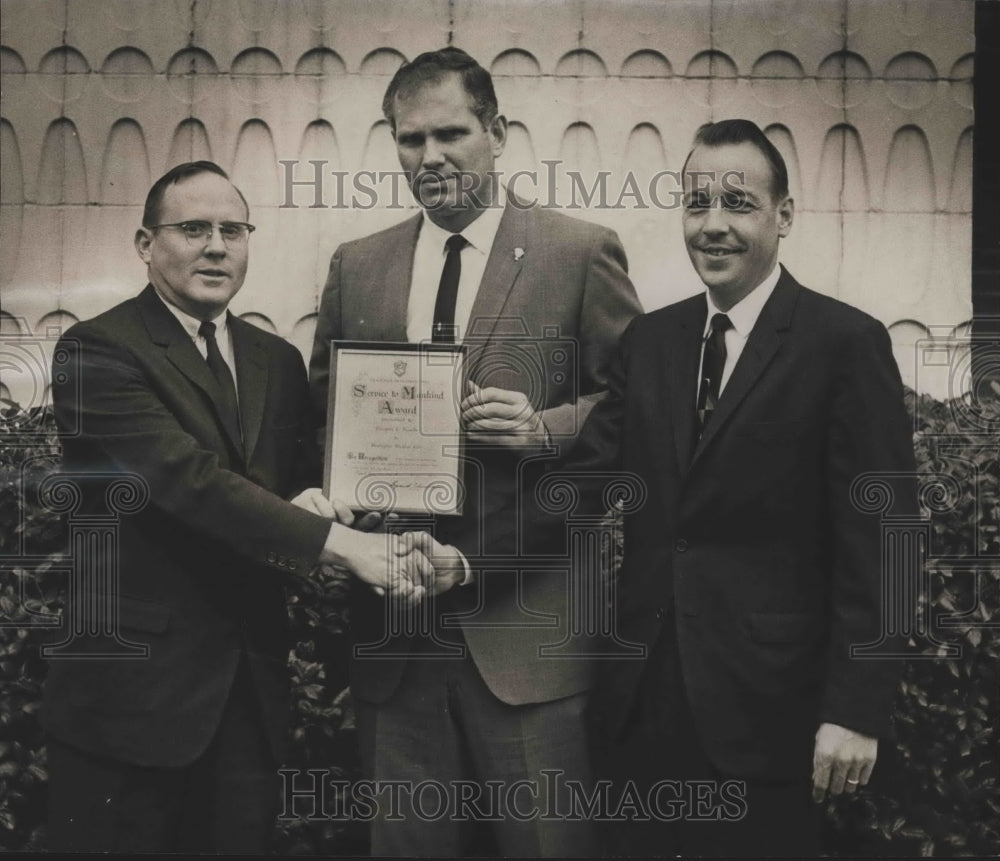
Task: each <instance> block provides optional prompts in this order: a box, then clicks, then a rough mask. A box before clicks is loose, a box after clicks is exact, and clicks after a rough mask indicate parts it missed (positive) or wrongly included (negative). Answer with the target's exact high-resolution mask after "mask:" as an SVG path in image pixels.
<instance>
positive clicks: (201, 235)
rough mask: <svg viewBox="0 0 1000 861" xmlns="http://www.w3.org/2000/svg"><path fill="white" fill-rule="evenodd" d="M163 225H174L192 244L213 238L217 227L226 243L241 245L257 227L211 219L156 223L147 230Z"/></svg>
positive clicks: (156, 228)
mask: <svg viewBox="0 0 1000 861" xmlns="http://www.w3.org/2000/svg"><path fill="white" fill-rule="evenodd" d="M161 227H172V228H173V229H174V230H179V231H180V232H181V233H182V234H184V238H185V239H186V240H187V241H188V243H189V244H191V245H200V244H206V243H207V242H208V241H209V240H210V239H211V238H212V233H213V232H214V231H215V229H216V228H218V230H219V236H221V237H222V241H223V242H224V243H225V244H226V245H239V244H241V243H243V242H246V241H247V237H248V236H249V235H250V234H251V233H253V232H254V230H256V229H257V228H256V227H254V226H253V225H252V224H246V223H245V222H243V221H223V222H222V223H221V224H218V225H216V224H212V222H210V221H179V222H177V223H176V224H154V225H153V226H152V227H148V228H147V230H159V229H160V228H161Z"/></svg>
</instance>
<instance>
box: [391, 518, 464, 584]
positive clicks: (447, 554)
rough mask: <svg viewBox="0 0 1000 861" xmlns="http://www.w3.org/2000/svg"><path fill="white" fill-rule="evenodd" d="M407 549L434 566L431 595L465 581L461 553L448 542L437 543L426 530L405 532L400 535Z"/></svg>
mask: <svg viewBox="0 0 1000 861" xmlns="http://www.w3.org/2000/svg"><path fill="white" fill-rule="evenodd" d="M400 537H401V538H402V539H403V541H404V544H405V546H406V548H407V549H408V550H417V551H419V552H420V553H422V554H423V555H424V557H425V558H427V559H430V561H431V564H432V565H433V566H434V580H433V582H432V583H431V584H430V587H429V591H430V594H431V595H440V594H441V593H442V592H447V591H448V590H449V589H451V588H453V587H455V586H458V585H460V584H461V583H463V582H464V581H465V562H464V561H463V559H462V554H461V553H459V552H458V550H457V549H456V548H454V547H452V546H451V545H450V544H439V543H438V542H437V541H435V540H434V538H433V537H432V536H430V535H429V534H428V533H426V532H405V533H403V535H401V536H400Z"/></svg>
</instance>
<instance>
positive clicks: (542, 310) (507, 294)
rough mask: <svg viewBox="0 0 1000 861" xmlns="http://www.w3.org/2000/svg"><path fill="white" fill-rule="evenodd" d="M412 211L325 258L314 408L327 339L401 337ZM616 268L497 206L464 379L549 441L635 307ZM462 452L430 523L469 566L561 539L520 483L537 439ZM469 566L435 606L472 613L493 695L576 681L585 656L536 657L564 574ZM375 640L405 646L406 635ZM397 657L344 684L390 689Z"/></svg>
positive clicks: (561, 610)
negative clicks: (447, 510) (508, 404)
mask: <svg viewBox="0 0 1000 861" xmlns="http://www.w3.org/2000/svg"><path fill="white" fill-rule="evenodd" d="M421 218H422V216H420V215H418V216H416V217H414V218H411V219H409V220H407V221H404V222H402V223H401V224H398V225H396V226H394V227H391V228H389V229H388V230H384V231H382V232H380V233H376V234H374V235H372V236H368V237H365V238H363V239H359V240H357V241H354V242H348V243H346V244H344V245H342V246H341V247H340V248H338V249H337V251H336V253H335V254H334V255H333V259H332V261H331V263H330V274H329V278H328V279H327V283H326V287H325V289H324V291H323V298H322V302H321V305H320V311H319V321H318V324H317V327H316V341H315V345H314V349H313V355H312V360H311V362H310V379H311V383H312V387H313V392H314V394H315V397H316V399H317V405H318V406H319V407H320V408H325V404H326V389H327V378H328V372H329V357H330V347H329V342H330V340H331V339H344V340H361V341H406V308H407V301H408V295H409V289H410V275H411V271H412V266H413V252H414V248H415V245H416V241H417V235H418V231H419V227H420V223H421ZM516 249H520V251H516ZM626 267H627V264H626V260H625V252H624V251H623V249H622V247H621V244H620V243H619V241H618V238H617V236H616V235H615V234H614V233H613V232H611V231H610V230H607V229H605V228H602V227H598V226H597V225H594V224H589V223H587V222H583V221H579V220H577V219H573V218H567V217H566V216H564V215H560V214H557V213H553V212H550V211H546V210H540V209H537V208H531V209H527V208H526V207H524V205H523V204H522V205H521V206H520V207H518V206H514V205H508V206H507V208H506V210H505V212H504V214H503V218H502V220H501V222H500V227H499V229H498V231H497V235H496V239H495V241H494V243H493V249H492V251H491V254H490V256H489V259H488V261H487V265H486V271H485V273H484V275H483V280H482V282H481V284H480V287H479V292H478V294H477V296H476V300H475V303H474V305H473V309H472V314H471V318H470V319H471V322H470V326H469V335H468V336H467V337H466V338H465V339H464V343H465V344H466V345H468V346H469V348H470V356H469V362H470V376H471V378H472V379H473V380H475V381H476V382H477V383H478V384H479V385H482V386H499V387H501V388H506V389H516V390H519V391H522V392H524V393H526V394H528V395H529V397H531V399H532V402H533V404H534V406H535V408H536V409H537V410H540V411H541V413H542V417H543V419H544V421H545V424H546V426H547V427H548V429H549V431H550V433H551V435H552V437H553V441H554V442H555V443H557V444H559V445H560V446H562V447H563V448H566V447H568V446H569V445H571V444H572V441H573V440H574V439H575V436H576V433H577V432H578V428H579V425H580V423H581V422H582V420H583V419H584V418H585V417H586V415H587V413H588V412H589V411H590V409H591V408H592V406H593V404H594V402H595V401H596V400H597V399H599V398H600V397H602V396H603V394H604V393H605V389H606V374H607V364H608V362H609V360H610V357H611V354H612V352H613V350H614V345H615V344H616V342H617V340H618V337H619V336H620V334H621V332H622V331H623V330H624V328H625V326H626V324H627V323H628V321H629V320H630V319H631V318H632V317H633V316H634V315H635V314H637V313H638V312H639V310H640V309H639V304H638V300H637V299H636V295H635V291H634V289H633V287H632V285H631V282H630V281H629V280H628V275H627V272H626ZM466 457H467V463H466V468H465V479H466V510H465V513H464V514H463V515H462V516H461V517H459V518H441V520H440V522H439V523H437V524H436V525H435V529H434V531H435V533H436V537H437V538H438V540H440V541H441V542H443V543H445V544H453V545H455V546H456V547H458V548H459V549H460V550H461V551H462V552H463V553H464V554H465V555H466V557H467V558H469V559H470V561H471V563H472V565H473V568H475V567H476V557H480V556H482V555H487V554H488V555H493V556H502V557H505V558H506V559H509V560H514V559H516V558H517V556H518V554H519V553H520V552H521V551H522V550H532V551H544V552H548V553H558V552H560V551H561V550H562V549H564V548H563V545H562V543H561V541H562V538H563V534H560V531H561V532H562V533H564V532H565V526H564V524H560V523H555V524H550V527H551V528H548V529H542V528H538V524H539V522H540V521H541V519H542V518H541V517H540V516H538V515H539V512H538V510H537V508H536V507H535V506H534V503H533V500H532V492H531V491H532V487H533V477H532V475H533V472H534V471H535V467H536V465H537V472H539V473H540V472H541V471H542V469H543V467H542V465H541V461H540V460H539V458H541V459H542V460H543V461H544V458H545V456H544V455H543V453H542V451H541V450H540V449H534V450H520V451H514V452H510V451H506V450H502V449H500V448H486V449H484V448H481V447H480V448H476V447H475V445H474V444H472V445H469V446H467V447H466ZM532 458H535V460H534V461H532V460H531V459H532ZM545 462H547V461H545ZM519 542H520V543H519ZM478 576H479V582H478V583H477V584H476V585H475V586H471V585H470V586H467V587H464V588H461V589H452V590H451V591H450V592H449V593H447V594H446V595H445V596H442V598H441V599H439V600H438V605H439V606H440V607H442V608H444V609H447V610H451V611H454V612H467V613H474V617H473V618H470V619H467V620H466V623H465V624H463V632H464V635H465V639H466V642H467V643H468V646H469V650H470V652H471V655H472V657H473V659H474V660H475V662H476V666H477V667H478V668H479V670H480V672H481V673H482V676H483V678H484V680H485V681H486V684H487V685H489V687H490V689H491V690H492V691H493V693H494V694H496V696H497V697H499V698H500V699H501V700H503V701H504V702H506V703H510V704H523V703H531V702H545V701H549V700H553V699H557V698H560V697H564V696H568V695H570V694H573V693H577V692H579V691H581V690H584V689H585V688H586V687H588V685H589V684H590V668H589V666H588V665H587V663H586V662H584V661H574V660H545V659H539V657H538V649H539V648H540V647H541V646H543V645H546V644H548V645H554V644H557V643H559V642H560V641H561V640H563V638H564V637H565V636H566V632H567V625H566V620H567V608H566V604H567V591H568V583H567V574H566V573H565V572H558V571H549V572H544V571H542V572H539V571H534V572H532V571H527V572H524V573H523V574H519V573H518V572H517V571H514V570H500V571H496V572H495V573H484V572H478ZM570 576H572V575H570ZM519 583H520V586H519ZM519 589H520V591H521V594H520V604H519V600H518V598H519V595H518V591H519ZM369 593H370V590H368V589H361V590H359V594H358V600H357V602H356V605H355V616H354V619H355V625H354V627H355V633H356V639H357V640H358V641H359V642H363V643H367V642H378V641H379V640H380V639H381V638H382V634H383V632H384V616H385V612H384V608H383V606H382V603H381V602H376V601H375V600H374V599H372V597H371V596H370V594H369ZM529 614H536V615H529ZM537 614H549V615H548V616H544V615H542V616H539V615H537ZM388 648H390V649H391V650H392V651H396V652H398V651H400V648H402V649H403V650H404V652H405V649H406V648H407V645H406V644H405V643H403V644H402V645H401V644H399V643H392V644H390V645H389V647H388ZM402 668H403V661H402V660H401V659H398V658H397V659H391V660H390V659H382V660H356V661H355V662H354V665H353V668H352V674H351V689H352V691H353V692H354V694H355V695H356V696H358V697H360V698H362V699H366V700H369V701H372V702H380V701H383V700H384V699H386V698H387V697H388V696H389V695H390V694H391V693H392V691H393V690H395V687H396V684H397V683H398V681H399V678H400V674H401V672H402Z"/></svg>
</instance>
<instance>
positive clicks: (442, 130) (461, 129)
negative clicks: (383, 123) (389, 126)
mask: <svg viewBox="0 0 1000 861" xmlns="http://www.w3.org/2000/svg"><path fill="white" fill-rule="evenodd" d="M470 130H471V129H470V127H469V126H468V125H465V124H463V123H455V124H453V125H448V126H436V127H435V128H433V129H431V130H430V134H431V136H433V137H437V136H440V135H454V134H463V133H466V132H469V131H470ZM425 137H427V132H424V131H422V130H419V129H414V130H413V131H402V132H397V133H396V140H401V141H409V140H414V139H416V138H425Z"/></svg>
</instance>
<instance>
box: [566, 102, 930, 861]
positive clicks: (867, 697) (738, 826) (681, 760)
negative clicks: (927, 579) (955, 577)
mask: <svg viewBox="0 0 1000 861" xmlns="http://www.w3.org/2000/svg"><path fill="white" fill-rule="evenodd" d="M793 216H794V204H793V201H792V199H791V198H790V197H789V193H788V175H787V171H786V169H785V165H784V162H783V160H782V158H781V155H780V154H779V153H778V151H777V150H776V149H775V147H774V146H773V145H772V144H771V143H770V142H769V141H768V139H767V138H766V137H765V135H764V134H763V133H762V132H761V131H760V129H759V128H758V127H757V126H756V125H754V124H753V123H751V122H749V121H747V120H724V121H721V122H717V123H714V124H708V125H707V126H704V127H702V129H701V130H700V131H699V132H698V135H697V137H696V140H695V144H694V148H693V150H692V152H691V153H690V155H689V157H688V160H687V162H686V165H685V168H684V213H683V223H684V236H685V240H686V244H687V249H688V253H689V255H690V257H691V261H692V263H693V264H694V267H695V269H696V270H697V271H698V274H699V275H700V276H701V279H702V281H703V282H704V283H705V285H706V287H707V292H706V293H705V294H703V295H698V296H694V297H692V298H690V299H686V300H684V301H681V302H678V303H676V304H673V305H670V306H668V307H666V308H663V309H660V310H657V311H654V312H651V313H649V314H646V315H643V316H642V317H638V318H636V319H635V320H634V321H633V322H632V324H631V325H630V327H629V328H628V330H627V331H626V333H625V335H624V336H623V338H622V342H621V345H620V356H619V359H618V361H617V362H616V363H615V366H614V371H613V373H612V376H611V387H610V388H611V395H610V396H609V397H608V398H607V399H606V400H605V401H603V402H602V403H601V404H599V405H598V406H597V408H595V410H594V411H593V412H592V413H591V416H590V422H589V424H588V426H587V427H585V428H584V430H583V432H582V434H581V441H580V445H579V448H578V454H579V459H578V460H577V466H580V467H588V466H590V467H593V466H595V465H599V466H601V467H603V468H606V467H607V466H608V461H607V455H608V452H609V451H617V452H618V456H617V461H616V462H615V463H614V466H616V467H617V468H619V469H623V470H625V471H627V472H630V473H634V474H635V475H637V476H639V477H640V478H642V479H643V481H644V482H645V485H646V492H647V497H646V501H645V504H644V505H643V506H642V507H641V508H640V509H638V510H637V511H636V512H634V513H632V514H629V515H628V516H627V517H626V521H625V532H624V558H623V563H622V567H621V571H620V581H619V584H618V592H617V598H616V602H617V606H616V618H617V631H618V633H619V635H620V636H621V637H622V638H623V639H624V640H626V641H629V642H633V643H640V644H642V645H644V646H645V647H646V649H647V658H646V660H632V661H621V662H613V663H609V664H608V665H607V666H606V667H605V668H603V669H606V672H603V673H602V682H601V684H600V685H599V686H598V690H597V691H595V695H594V713H595V716H596V723H597V725H598V729H599V731H600V733H601V742H602V747H603V754H604V755H605V756H606V757H607V761H608V762H609V763H612V765H610V766H609V768H610V770H611V772H612V773H613V774H617V776H618V777H619V779H620V780H622V781H627V780H629V779H631V780H633V781H634V782H635V784H636V785H637V786H638V787H640V795H642V794H643V793H646V794H647V796H644V797H650V800H651V803H656V804H659V814H660V815H657V813H656V812H655V811H654V812H653V815H652V818H651V820H650V821H649V822H647V823H639V822H634V821H633V822H624V823H622V826H621V827H620V828H618V829H617V831H618V833H617V835H616V838H615V840H614V842H613V843H612V845H611V846H610V849H611V851H612V852H615V853H624V854H640V855H648V854H653V855H673V854H675V853H680V854H683V855H688V854H692V855H701V854H705V855H744V854H749V855H753V856H758V857H760V856H768V855H772V854H773V855H792V856H800V857H803V856H808V855H815V854H818V851H819V842H818V837H819V827H818V808H817V807H816V806H815V804H814V802H815V801H818V800H822V798H823V797H824V796H825V794H826V793H827V792H829V793H832V794H838V793H840V792H842V791H844V792H854V791H856V790H857V788H858V787H859V786H863V785H865V784H866V783H867V782H868V780H869V777H870V775H871V773H872V769H873V767H874V765H875V760H876V753H877V747H878V739H879V737H884V736H885V735H886V734H887V733H888V731H889V728H890V717H891V714H892V708H893V697H894V693H895V689H896V685H897V681H898V677H899V671H900V669H901V664H900V662H899V661H898V660H896V661H894V660H891V659H885V658H882V659H874V660H873V659H871V656H868V659H866V658H865V657H864V656H862V657H858V656H852V653H851V647H852V646H855V645H857V646H862V645H865V644H870V643H878V642H879V641H880V638H881V637H882V635H883V633H884V632H883V627H882V620H883V618H885V615H884V614H885V611H886V609H887V608H884V607H883V598H882V578H883V571H882V558H883V549H882V547H881V544H880V541H881V535H880V529H881V524H880V522H879V518H878V516H873V515H871V514H866V513H864V512H863V511H862V507H861V506H859V505H857V504H856V499H855V497H854V496H853V495H852V494H854V493H855V492H856V488H855V487H852V485H853V483H854V482H855V481H856V480H857V479H859V478H861V477H862V476H864V475H866V474H870V473H878V474H879V475H880V479H879V480H880V481H882V482H884V484H885V486H886V487H887V489H888V490H889V491H890V492H892V493H894V494H895V501H894V506H893V508H892V510H891V512H890V513H891V514H894V515H895V514H908V513H912V512H913V511H914V510H915V495H914V486H913V476H914V459H913V448H912V442H911V429H910V426H909V422H908V419H907V415H906V411H905V409H904V404H903V397H902V386H901V382H900V377H899V372H898V370H897V368H896V364H895V361H894V359H893V356H892V351H891V345H890V341H889V337H888V334H887V333H886V331H885V328H884V327H883V326H882V325H881V324H880V323H879V322H877V321H876V320H874V319H873V318H871V317H869V316H868V315H866V314H864V313H862V312H861V311H859V310H857V309H855V308H852V307H850V306H849V305H846V304H844V303H843V302H839V301H837V300H835V299H831V298H828V297H826V296H822V295H820V294H818V293H814V292H813V291H811V290H808V289H806V288H804V287H802V286H800V285H799V284H798V283H797V282H796V281H795V279H794V278H793V277H792V276H791V275H790V274H789V273H788V271H787V270H786V269H784V268H783V267H782V266H780V265H779V263H778V246H779V242H780V239H781V238H783V237H785V236H787V235H788V234H789V232H790V230H791V227H792V219H793ZM900 609H901V611H903V612H906V611H907V610H911V609H912V608H900ZM888 645H890V646H892V645H894V644H892V643H890V644H888ZM895 645H898V644H895ZM890 650H891V649H890ZM664 781H678V783H676V784H674V783H669V782H666V783H665V782H664ZM700 781H707V783H705V784H702V783H699V782H700ZM623 785H627V783H623ZM810 786H811V789H810ZM657 792H659V795H657ZM810 796H812V800H811V798H810ZM626 818H627V817H626Z"/></svg>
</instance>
